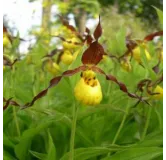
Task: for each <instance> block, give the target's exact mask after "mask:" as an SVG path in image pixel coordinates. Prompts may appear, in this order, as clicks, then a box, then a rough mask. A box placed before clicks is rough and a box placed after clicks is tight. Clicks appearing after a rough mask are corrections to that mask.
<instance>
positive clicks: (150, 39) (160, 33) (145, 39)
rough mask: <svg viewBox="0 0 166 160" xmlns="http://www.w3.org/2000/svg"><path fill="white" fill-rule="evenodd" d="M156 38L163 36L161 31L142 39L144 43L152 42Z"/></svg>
mask: <svg viewBox="0 0 166 160" xmlns="http://www.w3.org/2000/svg"><path fill="white" fill-rule="evenodd" d="M157 36H163V31H158V32H155V33H152V34H149V35H147V36H146V37H145V38H144V41H152V40H153V39H154V38H155V37H157Z"/></svg>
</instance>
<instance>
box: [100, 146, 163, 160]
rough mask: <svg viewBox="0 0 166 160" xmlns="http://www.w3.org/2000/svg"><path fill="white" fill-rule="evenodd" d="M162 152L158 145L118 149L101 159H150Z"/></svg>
mask: <svg viewBox="0 0 166 160" xmlns="http://www.w3.org/2000/svg"><path fill="white" fill-rule="evenodd" d="M162 154H163V149H162V148H160V147H140V148H130V149H126V150H123V151H119V152H117V153H115V154H114V155H112V156H110V157H108V158H105V159H103V160H108V159H111V160H151V159H153V158H156V157H158V156H160V155H162Z"/></svg>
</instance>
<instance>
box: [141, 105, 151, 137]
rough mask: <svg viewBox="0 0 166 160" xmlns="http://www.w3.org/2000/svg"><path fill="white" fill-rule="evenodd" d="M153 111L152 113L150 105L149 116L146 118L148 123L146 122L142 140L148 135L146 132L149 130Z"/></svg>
mask: <svg viewBox="0 0 166 160" xmlns="http://www.w3.org/2000/svg"><path fill="white" fill-rule="evenodd" d="M151 113H152V107H149V108H148V113H147V118H146V123H145V127H144V130H143V133H142V137H141V140H144V138H145V136H146V133H147V130H148V127H149V122H150V117H151Z"/></svg>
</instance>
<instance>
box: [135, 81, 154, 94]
mask: <svg viewBox="0 0 166 160" xmlns="http://www.w3.org/2000/svg"><path fill="white" fill-rule="evenodd" d="M151 82H152V81H151V80H150V79H143V80H141V81H139V82H138V84H137V89H138V90H139V91H141V92H143V87H144V86H146V85H147V84H150V83H151Z"/></svg>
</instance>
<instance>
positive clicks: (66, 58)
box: [61, 50, 74, 65]
mask: <svg viewBox="0 0 166 160" xmlns="http://www.w3.org/2000/svg"><path fill="white" fill-rule="evenodd" d="M73 60H74V57H73V55H72V54H71V52H70V51H69V50H65V51H64V53H63V54H62V56H61V61H62V62H63V63H64V64H67V65H70V64H71V63H72V62H73Z"/></svg>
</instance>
